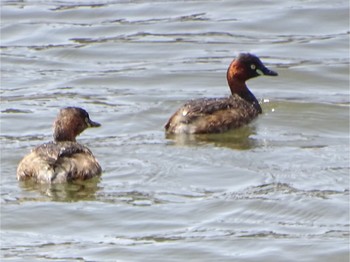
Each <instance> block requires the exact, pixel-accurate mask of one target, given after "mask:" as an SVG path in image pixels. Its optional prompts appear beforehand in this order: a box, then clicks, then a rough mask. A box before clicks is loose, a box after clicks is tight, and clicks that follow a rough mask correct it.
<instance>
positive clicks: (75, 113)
mask: <svg viewBox="0 0 350 262" xmlns="http://www.w3.org/2000/svg"><path fill="white" fill-rule="evenodd" d="M99 126H101V125H100V124H99V123H97V122H94V121H92V120H91V119H90V117H89V114H88V113H87V112H86V111H85V110H84V109H82V108H79V107H66V108H62V109H61V110H60V112H59V113H58V115H57V118H56V120H55V122H54V124H53V137H54V140H55V141H56V142H59V141H75V138H76V137H77V136H78V135H79V134H80V133H81V132H83V131H84V130H85V129H86V128H89V127H99Z"/></svg>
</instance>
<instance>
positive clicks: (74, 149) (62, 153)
mask: <svg viewBox="0 0 350 262" xmlns="http://www.w3.org/2000/svg"><path fill="white" fill-rule="evenodd" d="M99 126H101V125H100V124H99V123H96V122H93V121H91V119H90V118H89V114H88V113H87V112H86V111H85V110H84V109H81V108H78V107H67V108H63V109H61V110H60V112H59V114H58V116H57V118H56V120H55V122H54V124H53V137H54V142H49V143H45V144H43V145H40V146H38V147H36V148H34V149H33V150H32V151H31V153H29V154H28V155H26V156H25V157H24V158H23V159H22V161H21V162H20V163H19V165H18V168H17V179H18V180H27V179H33V180H34V181H36V182H39V183H63V182H69V181H74V180H85V179H89V178H92V177H94V176H98V175H100V174H101V172H102V169H101V166H100V165H99V163H98V162H97V160H96V158H95V157H94V155H93V154H92V152H91V151H90V150H89V149H88V148H87V147H86V146H83V145H81V144H79V143H77V142H76V140H75V138H76V136H78V135H79V134H80V133H81V132H83V131H84V130H85V129H86V128H88V127H99Z"/></svg>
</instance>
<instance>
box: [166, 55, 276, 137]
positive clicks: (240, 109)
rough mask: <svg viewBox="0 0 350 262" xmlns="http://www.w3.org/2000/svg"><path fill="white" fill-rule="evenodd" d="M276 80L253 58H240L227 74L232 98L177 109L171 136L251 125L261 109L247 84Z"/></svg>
mask: <svg viewBox="0 0 350 262" xmlns="http://www.w3.org/2000/svg"><path fill="white" fill-rule="evenodd" d="M260 75H268V76H277V73H276V72H274V71H272V70H270V69H268V68H267V67H266V66H265V65H264V64H263V63H262V62H261V61H260V59H259V58H258V57H257V56H255V55H252V54H249V53H244V54H240V55H239V56H238V57H237V58H236V59H235V60H233V61H232V63H231V64H230V66H229V68H228V70H227V81H228V85H229V87H230V90H231V95H230V96H229V97H224V98H202V99H196V100H191V101H189V102H187V103H186V104H184V105H183V106H182V107H181V108H180V109H178V110H177V111H176V112H175V113H174V114H173V115H172V116H171V117H170V119H169V121H168V122H167V124H166V125H165V130H166V132H167V133H168V134H182V133H185V134H201V133H220V132H225V131H228V130H230V129H234V128H238V127H241V126H243V125H246V124H248V123H250V122H251V121H252V120H253V119H255V118H256V117H257V116H258V115H259V114H261V113H262V109H261V107H260V105H259V102H258V100H257V99H256V98H255V96H254V95H253V94H252V93H251V92H250V90H249V89H248V87H247V85H246V81H247V80H249V79H251V78H254V77H257V76H260Z"/></svg>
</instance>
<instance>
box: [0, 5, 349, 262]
mask: <svg viewBox="0 0 350 262" xmlns="http://www.w3.org/2000/svg"><path fill="white" fill-rule="evenodd" d="M1 4H2V7H1V9H2V10H1V17H2V25H1V51H2V58H1V70H2V77H1V140H0V141H1V230H2V233H1V256H2V261H348V260H349V2H348V1H345V0H341V1H340V0H339V1H322V0H317V1H316V0H315V1H297V0H294V1H285V2H283V3H282V2H281V1H263V2H262V1H249V3H248V2H245V1H229V0H223V1H209V0H208V1H204V0H198V1H194V0H193V1H165V0H163V1H162V0H159V1H143V0H140V1H98V2H93V1H39V0H37V1H2V3H1ZM239 52H252V53H254V54H257V55H258V56H260V57H261V59H262V60H263V62H264V63H265V64H266V65H267V66H268V67H270V68H271V69H272V70H276V71H277V72H278V73H279V76H278V77H275V78H272V77H261V78H257V79H253V80H251V81H249V82H248V86H249V87H250V88H251V90H252V92H253V93H254V94H255V95H256V97H258V98H259V99H261V100H262V101H263V104H262V107H263V110H264V114H263V115H262V116H260V117H259V119H258V120H257V121H255V122H254V123H253V124H252V125H250V126H248V127H244V128H242V129H240V130H236V131H233V132H228V133H225V134H221V135H205V136H190V137H166V136H165V134H164V130H163V126H164V124H165V123H166V121H167V120H168V118H169V117H170V115H171V114H172V113H173V112H174V111H175V110H176V109H177V108H178V107H179V106H180V105H181V104H183V103H184V102H185V101H187V100H189V99H192V98H200V97H220V96H225V95H227V94H228V93H229V89H228V87H227V84H226V79H225V73H226V69H227V67H228V65H229V63H230V62H231V60H232V58H233V57H234V56H236V55H237V54H238V53H239ZM72 105H73V106H81V107H83V108H85V109H86V110H87V111H88V112H89V113H90V116H91V118H92V119H93V120H94V121H97V122H100V123H102V127H100V128H96V129H91V130H87V131H86V132H84V134H82V135H81V136H80V137H79V141H80V142H81V143H83V144H86V145H87V146H88V147H89V148H90V149H91V150H92V151H93V152H94V154H95V155H96V156H97V158H98V159H99V161H100V163H101V166H102V167H103V169H104V172H103V176H102V178H101V180H98V179H96V180H92V181H87V182H84V183H78V184H70V185H56V186H45V185H35V184H31V183H19V182H18V181H16V176H15V173H16V167H17V164H18V162H19V161H20V159H21V158H22V157H23V156H24V155H25V154H26V153H28V152H29V150H30V149H31V148H32V147H34V146H36V145H38V144H40V143H43V142H46V141H49V140H50V139H51V125H52V121H53V119H54V118H55V116H56V114H57V112H58V110H59V108H61V107H63V106H72Z"/></svg>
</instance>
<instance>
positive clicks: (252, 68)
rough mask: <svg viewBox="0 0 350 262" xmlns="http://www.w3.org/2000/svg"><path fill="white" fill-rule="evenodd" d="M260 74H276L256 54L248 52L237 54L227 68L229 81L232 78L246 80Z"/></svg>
mask: <svg viewBox="0 0 350 262" xmlns="http://www.w3.org/2000/svg"><path fill="white" fill-rule="evenodd" d="M260 75H267V76H277V75H278V74H277V73H276V72H275V71H272V70H270V69H268V68H267V67H266V66H265V65H264V64H263V63H262V62H261V61H260V59H259V58H258V57H257V56H255V55H252V54H249V53H242V54H239V55H238V57H237V58H236V59H234V60H233V61H232V63H231V64H230V66H229V68H228V70H227V79H228V81H229V82H230V81H232V80H231V79H233V78H235V79H237V80H241V81H247V80H248V79H250V78H253V77H257V76H260Z"/></svg>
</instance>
